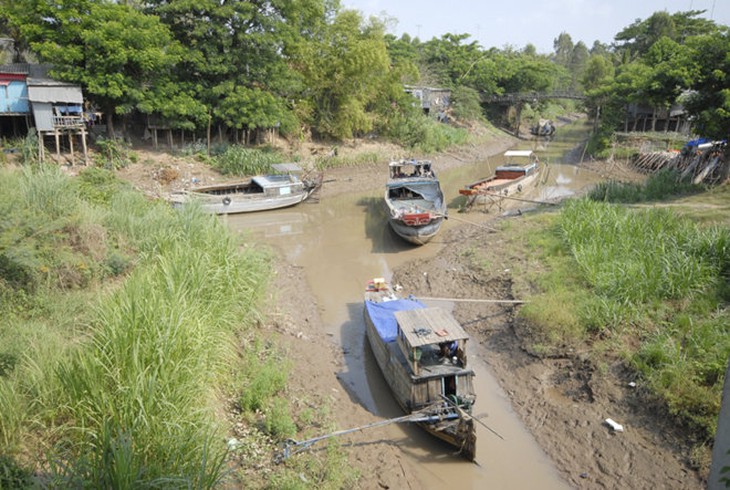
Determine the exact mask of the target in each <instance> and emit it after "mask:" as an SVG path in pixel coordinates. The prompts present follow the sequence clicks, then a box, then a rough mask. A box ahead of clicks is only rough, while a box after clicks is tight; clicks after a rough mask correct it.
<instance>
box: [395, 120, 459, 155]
mask: <svg viewBox="0 0 730 490" xmlns="http://www.w3.org/2000/svg"><path fill="white" fill-rule="evenodd" d="M391 129H392V131H393V132H392V133H391V134H390V136H391V137H392V138H393V139H395V140H396V141H398V142H399V143H400V144H402V145H403V146H405V147H406V148H409V149H413V150H417V151H419V152H422V153H433V152H437V151H441V150H444V149H446V148H448V147H449V146H452V145H458V144H462V143H464V142H466V140H467V138H468V133H467V131H466V130H463V129H459V128H453V127H451V126H449V125H447V124H442V123H439V122H436V121H435V120H434V119H431V118H429V117H427V116H419V117H410V118H403V119H401V120H400V121H399V122H396V121H394V123H393V125H392V128H391Z"/></svg>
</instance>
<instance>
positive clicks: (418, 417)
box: [274, 395, 502, 464]
mask: <svg viewBox="0 0 730 490" xmlns="http://www.w3.org/2000/svg"><path fill="white" fill-rule="evenodd" d="M442 398H444V399H445V400H446V401H447V402H448V404H449V405H452V406H454V407H456V408H457V410H458V412H459V415H460V416H461V417H468V418H470V419H474V420H476V421H477V422H480V423H482V422H481V421H480V420H479V419H478V418H477V417H474V416H472V415H469V414H467V413H466V412H464V411H463V410H461V408H460V407H459V405H457V404H455V403H454V402H453V401H452V400H449V399H447V398H445V397H443V395H442ZM443 410H444V404H442V403H436V404H434V405H431V406H428V407H426V408H424V409H422V410H419V411H417V412H412V413H410V414H408V415H402V416H400V417H395V418H392V419H386V420H379V421H377V422H372V423H370V424H365V425H361V426H360V427H353V428H351V429H344V430H338V431H335V432H331V433H329V434H324V435H321V436H318V437H313V438H311V439H306V440H304V441H297V440H295V439H287V440H286V441H284V443H282V444H281V446H280V447H281V450H280V451H278V452H276V453H275V454H274V463H275V464H280V463H282V462H284V461H285V460H287V459H289V458H290V457H291V456H293V455H295V454H297V453H300V452H302V451H305V450H307V449H309V448H310V447H311V446H313V445H314V444H316V443H318V442H320V441H324V440H326V439H331V438H332V437H338V436H343V435H346V434H351V433H353V432H358V431H363V430H365V429H372V428H375V427H383V426H386V425H390V424H400V423H405V422H409V423H410V422H415V423H417V422H423V421H424V420H426V419H429V418H433V417H436V418H439V419H441V418H443ZM482 425H484V424H483V423H482ZM487 428H488V427H487ZM490 430H491V429H490ZM497 435H499V434H497ZM500 437H502V436H500Z"/></svg>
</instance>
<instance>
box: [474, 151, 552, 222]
mask: <svg viewBox="0 0 730 490" xmlns="http://www.w3.org/2000/svg"><path fill="white" fill-rule="evenodd" d="M504 158H505V162H504V164H502V165H500V166H498V167H497V168H496V169H495V171H494V174H493V175H491V176H489V177H485V178H482V179H479V180H477V181H475V182H472V183H471V184H468V185H466V186H465V187H464V188H463V189H460V190H459V194H462V195H465V196H467V197H468V199H467V204H466V207H467V208H468V207H470V206H472V205H474V204H489V203H492V202H494V200H495V198H497V199H499V198H503V197H506V196H512V195H514V194H519V193H521V192H524V191H526V190H527V188H528V187H529V186H531V185H533V184H535V183H536V182H537V177H538V175H539V173H540V159H539V158H538V157H537V155H536V154H535V153H534V152H533V151H531V150H508V151H506V152H505V153H504Z"/></svg>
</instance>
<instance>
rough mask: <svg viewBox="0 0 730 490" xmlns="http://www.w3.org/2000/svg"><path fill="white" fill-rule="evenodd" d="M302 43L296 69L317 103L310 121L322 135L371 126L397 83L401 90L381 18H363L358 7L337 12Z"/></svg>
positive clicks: (342, 135) (347, 133) (346, 133)
mask: <svg viewBox="0 0 730 490" xmlns="http://www.w3.org/2000/svg"><path fill="white" fill-rule="evenodd" d="M298 49H299V51H298V53H297V56H296V59H297V60H298V61H299V68H298V69H299V70H300V71H301V73H302V74H303V75H304V78H305V80H306V84H307V91H308V93H309V94H310V96H309V99H310V100H311V103H312V105H311V107H312V108H313V110H312V112H311V113H310V118H309V121H308V122H309V123H310V124H311V125H312V127H313V129H314V130H315V131H316V132H317V133H319V134H321V135H324V136H331V137H335V138H351V137H353V136H356V135H360V134H364V133H366V132H369V131H371V130H372V129H373V128H374V127H375V125H376V123H377V118H378V113H377V112H376V111H375V107H376V106H378V105H380V106H381V107H382V104H383V102H384V101H385V100H386V99H388V98H389V97H390V96H392V95H393V94H394V88H395V89H396V90H397V92H398V93H399V94H402V93H403V86H402V84H401V83H400V81H399V80H397V79H394V76H393V75H394V73H393V72H392V71H391V67H390V58H389V57H388V52H387V48H386V43H385V38H384V35H383V25H382V24H381V23H379V21H378V20H377V19H374V18H371V19H370V21H369V23H367V24H365V23H364V22H363V19H362V16H361V14H360V13H359V12H357V11H354V10H343V11H341V12H337V13H336V14H335V16H334V19H333V20H332V22H331V23H327V24H323V25H320V26H318V31H317V32H314V33H313V35H312V36H311V37H310V38H309V39H308V40H307V41H306V42H303V43H301V44H300V45H299V47H298ZM399 96H400V95H399Z"/></svg>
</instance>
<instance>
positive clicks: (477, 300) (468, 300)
mask: <svg viewBox="0 0 730 490" xmlns="http://www.w3.org/2000/svg"><path fill="white" fill-rule="evenodd" d="M418 299H422V300H427V301H453V302H455V303H458V302H462V303H504V304H513V305H522V304H525V303H528V301H523V300H520V299H480V298H429V297H427V296H419V297H418Z"/></svg>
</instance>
